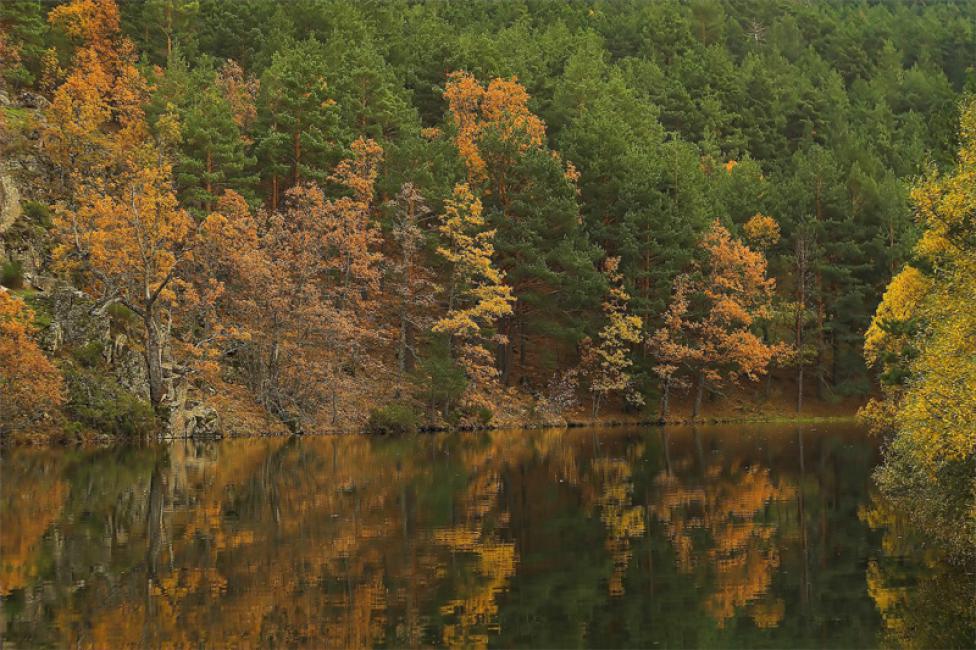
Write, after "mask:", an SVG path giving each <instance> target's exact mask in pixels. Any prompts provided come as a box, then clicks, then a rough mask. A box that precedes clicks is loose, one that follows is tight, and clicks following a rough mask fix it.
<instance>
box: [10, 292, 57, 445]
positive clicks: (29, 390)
mask: <svg viewBox="0 0 976 650" xmlns="http://www.w3.org/2000/svg"><path fill="white" fill-rule="evenodd" d="M33 316H34V312H33V311H32V310H31V308H30V307H28V306H27V305H26V304H25V303H24V301H23V300H21V299H20V298H17V297H15V296H13V295H12V294H11V293H10V292H9V291H7V290H6V289H3V288H0V413H3V417H2V418H0V434H6V433H9V432H10V431H12V430H14V429H15V428H20V427H23V426H25V425H28V424H30V423H32V422H37V421H39V420H41V419H43V418H44V417H45V416H49V415H51V414H52V411H53V410H54V409H57V408H58V407H59V406H60V405H61V404H62V403H63V402H64V383H63V380H62V379H61V373H60V371H58V369H57V368H56V367H55V366H54V364H52V363H51V361H50V360H49V359H48V358H47V357H46V356H44V353H43V352H42V351H41V349H40V348H39V347H38V346H37V343H35V342H34V340H33V339H32V338H31V336H32V334H34V332H35V329H34V325H33V322H32V320H33Z"/></svg>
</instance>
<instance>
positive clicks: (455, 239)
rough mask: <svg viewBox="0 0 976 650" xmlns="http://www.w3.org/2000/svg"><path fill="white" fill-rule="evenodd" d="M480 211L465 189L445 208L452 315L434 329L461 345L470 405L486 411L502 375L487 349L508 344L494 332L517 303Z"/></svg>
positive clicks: (459, 189)
mask: <svg viewBox="0 0 976 650" xmlns="http://www.w3.org/2000/svg"><path fill="white" fill-rule="evenodd" d="M481 210H482V208H481V201H480V200H479V199H478V198H477V197H475V196H474V195H473V194H472V193H471V190H470V188H469V187H468V185H467V184H463V183H462V184H459V185H456V186H455V187H454V194H453V195H452V197H451V198H450V199H448V200H447V201H446V202H445V204H444V214H443V216H442V217H441V223H440V226H439V227H438V231H439V232H440V234H441V237H442V240H443V242H444V243H443V244H442V245H441V246H439V247H438V248H437V252H438V254H440V256H441V257H443V258H444V259H445V260H447V261H448V262H449V263H450V264H451V278H450V282H449V285H448V287H447V290H448V311H447V314H446V315H445V316H444V317H443V318H441V319H439V320H438V321H436V322H435V323H434V325H433V328H432V329H433V331H434V332H440V333H444V334H447V335H449V336H450V337H451V338H452V340H454V341H456V343H457V349H458V353H459V354H458V356H459V358H460V360H461V362H462V364H463V366H464V368H465V371H466V373H467V375H468V379H469V387H468V390H467V393H466V394H467V397H468V400H469V401H472V400H473V401H477V402H479V405H483V406H486V407H487V406H489V403H488V402H486V401H485V399H484V396H483V393H484V391H486V390H490V389H491V388H492V385H493V383H494V380H495V377H496V376H497V371H496V370H495V367H494V361H493V359H492V356H491V353H490V352H489V351H488V350H487V349H486V347H485V346H486V345H487V344H488V343H492V342H494V343H498V342H501V341H502V340H503V337H502V336H501V335H499V334H495V333H493V332H492V329H493V327H494V325H495V323H496V322H497V320H498V319H499V318H501V317H502V316H507V315H508V314H511V313H512V303H513V302H514V301H515V298H514V297H513V296H512V290H511V288H510V287H509V286H508V285H506V284H505V282H504V274H503V273H502V272H501V271H500V270H499V269H497V268H496V267H495V265H494V264H493V263H492V259H491V258H492V255H494V252H495V247H494V244H493V241H494V238H495V231H494V230H486V229H485V220H484V217H483V216H482V214H481Z"/></svg>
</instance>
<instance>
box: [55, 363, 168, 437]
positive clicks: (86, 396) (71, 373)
mask: <svg viewBox="0 0 976 650" xmlns="http://www.w3.org/2000/svg"><path fill="white" fill-rule="evenodd" d="M64 378H65V382H66V383H67V385H68V403H67V412H68V415H69V416H70V417H71V418H73V419H74V420H77V421H78V422H80V423H81V424H83V425H84V426H86V427H90V428H91V429H94V430H95V431H98V432H100V433H105V434H108V435H112V436H118V437H137V436H138V437H144V436H148V435H150V434H153V433H155V432H156V429H157V420H156V415H155V413H154V412H153V409H152V406H150V404H149V402H147V401H145V400H143V399H140V398H138V397H137V396H135V395H133V394H132V393H130V392H128V391H127V390H125V389H124V388H122V387H121V386H120V385H119V384H118V383H117V382H116V381H115V380H114V379H112V378H110V377H105V376H104V375H101V374H100V373H98V372H96V371H92V370H89V369H87V368H77V367H76V368H69V369H66V370H65V374H64Z"/></svg>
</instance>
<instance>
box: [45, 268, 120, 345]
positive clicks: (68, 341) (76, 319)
mask: <svg viewBox="0 0 976 650" xmlns="http://www.w3.org/2000/svg"><path fill="white" fill-rule="evenodd" d="M34 300H35V301H36V302H37V303H38V304H39V305H40V306H41V307H42V308H43V310H44V312H45V314H47V315H48V316H49V317H50V319H51V324H50V325H49V326H48V327H47V328H46V330H45V332H44V337H43V343H44V346H45V348H46V349H47V350H48V351H49V352H57V351H58V350H59V349H61V347H63V346H68V347H80V346H82V345H86V344H89V343H97V344H99V345H102V346H105V347H108V345H109V343H110V340H111V339H110V335H109V319H108V316H107V315H106V314H104V313H102V312H101V311H99V310H98V309H97V308H96V307H97V305H96V304H95V301H93V300H92V299H91V298H90V297H88V295H87V294H85V293H84V292H82V291H79V290H77V289H75V288H73V287H70V286H67V285H64V284H60V285H57V286H55V287H54V289H53V290H51V291H50V292H47V293H41V294H37V295H36V297H35V298H34Z"/></svg>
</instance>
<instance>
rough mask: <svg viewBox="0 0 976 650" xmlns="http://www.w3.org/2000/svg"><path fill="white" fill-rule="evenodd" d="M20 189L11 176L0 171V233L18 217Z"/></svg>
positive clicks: (19, 211)
mask: <svg viewBox="0 0 976 650" xmlns="http://www.w3.org/2000/svg"><path fill="white" fill-rule="evenodd" d="M20 215H21V208H20V191H18V189H17V184H16V183H14V179H13V177H11V176H10V175H9V174H7V173H6V172H3V171H0V234H3V233H4V232H6V231H7V230H8V229H9V228H10V226H12V225H14V223H15V222H16V221H17V219H19V218H20Z"/></svg>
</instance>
